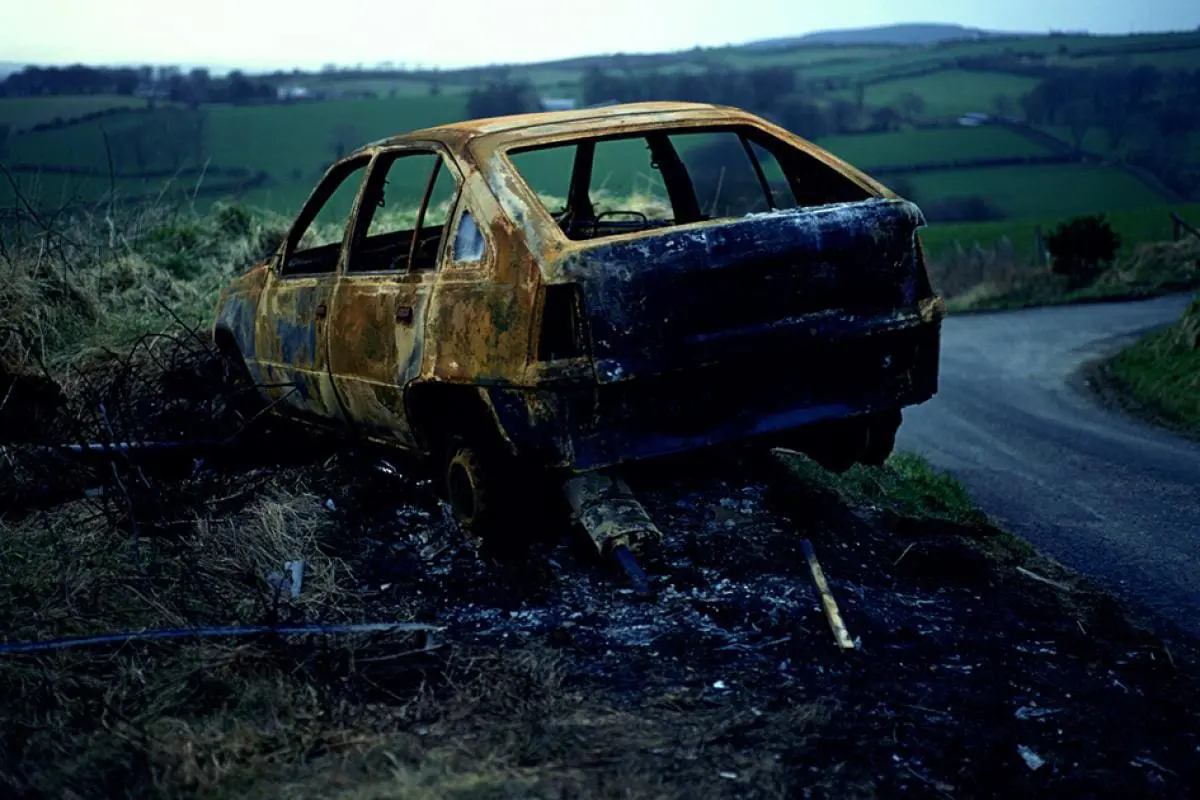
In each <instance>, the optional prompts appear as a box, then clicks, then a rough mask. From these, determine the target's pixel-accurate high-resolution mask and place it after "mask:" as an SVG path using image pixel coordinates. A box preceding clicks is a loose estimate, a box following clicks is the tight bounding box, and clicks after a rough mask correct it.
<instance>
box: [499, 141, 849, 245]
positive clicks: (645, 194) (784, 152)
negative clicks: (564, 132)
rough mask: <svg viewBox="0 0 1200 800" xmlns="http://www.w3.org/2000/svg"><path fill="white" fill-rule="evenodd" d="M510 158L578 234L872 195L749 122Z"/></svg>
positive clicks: (533, 150)
mask: <svg viewBox="0 0 1200 800" xmlns="http://www.w3.org/2000/svg"><path fill="white" fill-rule="evenodd" d="M508 158H509V160H510V161H511V162H512V164H513V166H514V167H515V168H516V171H517V173H518V174H519V175H520V177H521V179H522V180H524V181H525V183H526V185H527V186H528V187H529V188H530V189H531V190H532V192H533V193H534V195H535V196H536V197H537V198H538V200H539V202H541V204H542V206H543V207H544V208H545V209H546V211H547V212H548V213H549V214H550V215H551V216H552V217H553V218H554V220H555V221H556V222H557V223H558V225H559V227H560V228H561V229H562V231H563V233H564V234H565V235H566V236H567V238H569V239H574V240H586V239H598V238H603V237H605V236H615V235H618V234H622V233H634V232H639V231H645V230H651V229H656V228H666V227H672V226H676V225H687V224H690V223H693V222H702V221H708V220H716V219H731V218H738V217H744V216H747V215H749V214H758V213H765V212H771V211H779V210H788V209H794V208H809V207H812V206H820V205H827V204H829V203H839V202H851V201H857V200H865V199H867V198H868V197H870V193H869V192H867V191H866V190H865V189H863V188H862V187H860V186H858V185H857V184H855V183H854V182H853V181H851V180H850V179H849V178H847V177H846V176H844V175H842V174H841V173H840V172H838V171H837V170H836V169H833V168H831V167H829V166H827V165H825V164H823V163H821V162H820V161H818V160H817V159H815V158H813V157H812V156H810V155H808V154H806V153H804V152H802V151H799V150H796V149H795V148H793V147H792V146H790V145H788V144H787V143H786V142H782V141H780V140H778V139H775V138H774V137H772V136H769V135H767V134H765V133H763V132H762V131H759V130H757V129H754V128H750V127H745V126H737V127H721V128H699V129H697V128H688V129H684V130H671V129H664V130H649V131H640V132H638V133H635V134H626V135H623V136H609V137H580V138H577V139H570V140H567V141H563V142H555V143H553V144H550V145H541V146H537V147H530V148H519V149H513V150H510V151H508Z"/></svg>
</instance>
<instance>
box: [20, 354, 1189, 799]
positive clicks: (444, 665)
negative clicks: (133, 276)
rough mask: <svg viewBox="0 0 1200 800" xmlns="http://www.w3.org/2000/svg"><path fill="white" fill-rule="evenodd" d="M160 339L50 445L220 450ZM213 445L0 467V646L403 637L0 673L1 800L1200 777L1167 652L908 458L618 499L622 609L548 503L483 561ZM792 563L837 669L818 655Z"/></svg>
mask: <svg viewBox="0 0 1200 800" xmlns="http://www.w3.org/2000/svg"><path fill="white" fill-rule="evenodd" d="M175 346H176V347H177V349H178V351H179V353H180V355H178V356H177V357H174V358H175V361H178V364H177V365H175V366H172V364H175V361H171V359H169V358H168V355H167V354H169V353H170V352H173V351H170V350H164V349H162V348H159V349H158V350H154V351H153V354H154V356H155V361H156V363H160V362H164V361H166V362H169V363H167V365H166V366H158V367H155V368H154V369H151V368H148V367H145V368H143V367H137V363H138V362H135V360H134V359H133V358H132V357H129V358H127V359H126V360H125V361H124V362H122V364H123V366H121V369H119V370H114V369H113V368H112V367H111V366H108V367H105V368H104V369H102V370H98V371H97V375H98V376H100V377H97V378H95V379H94V383H92V384H89V383H88V382H87V380H85V379H84V378H80V379H78V381H79V382H80V383H77V385H76V386H77V387H78V386H79V385H82V386H83V387H84V388H83V389H79V388H75V389H74V392H75V396H77V397H78V398H79V400H78V401H77V402H75V405H74V406H73V408H75V410H74V411H71V413H70V414H67V415H66V417H65V419H68V421H72V426H68V427H70V428H71V430H72V431H74V433H72V434H71V435H73V436H80V437H88V436H90V437H95V436H101V435H105V432H107V434H108V435H110V436H111V437H112V441H134V440H136V439H138V438H141V439H143V440H158V441H162V440H164V439H166V438H168V437H172V436H173V437H176V438H182V439H200V438H203V437H204V435H206V434H207V435H210V436H211V435H213V434H216V435H217V436H218V437H219V438H224V437H226V436H228V435H232V434H233V433H234V432H235V431H236V430H238V429H240V427H241V426H242V424H243V423H241V422H238V421H237V418H236V415H233V416H231V414H230V412H229V410H228V408H226V406H227V405H228V404H227V403H224V404H223V402H222V400H221V397H220V393H221V390H220V389H219V387H218V388H213V387H214V386H216V385H217V384H218V383H219V380H218V378H217V377H215V376H214V375H212V374H210V373H209V371H208V370H209V366H208V364H209V362H208V361H207V360H206V357H205V356H202V355H201V356H196V355H194V354H193V353H192V349H190V348H191V345H187V344H181V343H179V342H177V343H176V345H175ZM113 375H116V376H117V377H116V378H114V377H112V376H113ZM122 376H125V377H122ZM85 377H86V376H85ZM135 378H136V380H135ZM89 386H91V387H92V388H88V387H89ZM206 393H207V394H206ZM179 397H187V398H188V400H187V402H184V403H180V402H177V400H178V398H179ZM198 398H199V399H203V398H207V400H206V402H205V403H200V402H199V399H198ZM85 412H86V413H85ZM89 414H90V415H91V416H88V415H89ZM93 417H95V419H92V418H93ZM89 420H90V421H89ZM231 420H232V422H231ZM47 435H49V434H47ZM63 435H64V436H65V434H63ZM240 436H241V438H236V437H235V440H236V441H238V442H241V446H239V447H236V448H231V449H228V450H218V451H217V454H216V455H217V457H213V454H212V453H211V452H210V453H206V454H205V453H203V452H202V454H201V455H200V457H199V458H198V459H197V460H193V459H192V455H193V454H191V453H187V452H186V451H185V453H184V457H182V458H176V457H174V456H172V455H171V454H170V453H169V452H168V454H167V455H165V456H163V458H162V459H161V460H160V461H153V460H151V459H152V458H156V457H157V456H155V455H154V454H153V453H147V454H145V455H144V456H138V457H137V458H134V457H132V456H131V455H128V454H102V455H100V456H97V455H93V456H91V457H89V458H90V461H89V463H90V466H82V465H80V464H78V463H75V462H72V461H70V460H69V459H68V460H64V459H61V458H56V459H48V458H46V457H45V454H44V452H43V450H40V449H37V447H36V446H35V447H33V448H32V449H22V448H23V447H24V446H20V447H18V446H15V445H10V446H9V447H8V449H7V450H4V451H3V452H0V455H2V456H3V460H2V463H3V464H4V465H5V467H6V471H5V472H4V473H3V474H0V478H2V479H3V480H0V490H2V496H3V497H4V498H5V503H6V506H7V507H6V508H5V510H4V512H3V513H2V514H0V566H2V571H0V599H2V600H3V602H0V622H2V623H3V629H4V630H5V631H6V633H5V639H7V640H8V641H16V640H30V639H35V640H45V639H52V638H55V637H60V636H69V635H79V634H96V633H104V632H108V631H113V630H131V629H132V630H137V629H140V628H146V627H151V628H154V627H158V628H162V627H174V626H179V627H184V628H187V627H194V626H196V625H230V624H261V623H267V624H271V623H277V622H288V623H298V622H361V621H382V622H388V621H395V620H401V621H412V620H415V621H426V622H430V623H436V624H437V625H439V626H441V627H442V630H440V631H439V632H437V633H436V634H435V635H434V639H433V644H432V645H430V643H429V642H425V643H424V645H422V643H421V642H414V641H411V640H410V639H408V638H406V637H399V636H397V637H388V636H385V637H382V638H371V639H368V640H365V641H363V640H353V641H350V642H347V641H345V640H342V639H338V638H337V637H330V638H322V637H278V636H272V637H262V638H257V639H253V640H238V642H229V643H224V642H216V641H210V642H209V643H207V644H199V643H191V642H179V643H165V644H163V643H153V644H151V643H145V642H138V641H132V642H125V643H121V644H118V645H116V646H113V647H106V648H79V649H75V650H70V651H63V652H49V653H35V654H21V655H13V654H0V694H3V696H4V697H5V703H4V704H3V705H2V706H0V786H2V787H5V792H4V794H5V795H6V796H13V797H64V796H71V797H92V796H95V797H111V796H131V797H144V796H238V797H242V796H279V795H280V794H285V795H287V796H290V797H335V796H336V797H348V798H375V797H447V796H450V797H509V796H520V797H529V796H537V797H576V796H589V797H590V796H604V797H679V796H686V797H709V796H711V797H718V796H736V797H1009V796H1055V797H1122V798H1127V797H1170V798H1175V797H1185V796H1191V795H1193V794H1195V793H1196V786H1197V785H1200V666H1198V665H1200V660H1198V659H1197V657H1196V652H1195V650H1194V644H1193V642H1192V640H1189V639H1187V638H1186V637H1184V636H1182V635H1181V636H1179V637H1178V638H1175V639H1172V640H1171V641H1170V643H1169V644H1166V643H1164V642H1163V641H1162V640H1160V639H1158V638H1156V637H1154V636H1152V635H1150V634H1148V633H1146V632H1144V631H1143V630H1142V629H1140V628H1139V627H1137V626H1136V625H1134V624H1133V623H1132V622H1131V621H1130V620H1129V618H1128V617H1127V616H1126V615H1125V614H1124V613H1123V612H1122V609H1121V608H1120V606H1119V605H1118V603H1117V602H1116V601H1115V600H1114V599H1112V597H1111V596H1110V595H1107V594H1105V593H1104V592H1102V591H1100V590H1098V589H1097V588H1096V587H1095V586H1094V585H1093V584H1091V583H1090V582H1089V581H1088V580H1086V579H1084V578H1082V577H1080V576H1079V575H1077V574H1074V573H1071V572H1069V571H1067V570H1066V569H1064V568H1063V567H1061V566H1060V565H1058V564H1057V563H1055V562H1052V561H1050V560H1048V559H1046V558H1044V557H1042V556H1040V555H1038V554H1037V553H1036V552H1035V551H1034V550H1033V549H1032V548H1031V547H1029V546H1028V545H1027V544H1025V543H1024V542H1023V541H1022V540H1019V539H1017V538H1015V537H1012V536H1010V535H1009V534H1006V533H1004V532H1002V531H999V530H998V529H996V528H994V527H991V526H990V525H989V524H988V523H987V521H986V520H985V519H983V518H982V515H981V514H979V513H978V512H974V511H972V510H971V509H969V508H963V507H962V506H963V498H962V496H961V495H960V494H958V492H959V490H958V488H957V487H955V486H953V485H952V482H949V481H948V480H947V479H944V478H939V477H937V476H936V475H934V474H933V473H931V472H929V470H928V468H927V467H925V466H924V465H923V464H922V463H920V462H919V461H916V460H915V459H911V458H908V459H906V458H900V459H897V460H895V461H893V462H892V463H891V464H890V465H889V466H887V467H885V468H881V469H861V468H856V469H855V470H853V471H852V472H851V473H850V474H849V475H848V476H846V477H843V478H835V477H833V476H830V475H829V474H828V473H824V472H823V471H822V470H820V469H819V468H816V467H815V465H813V464H812V462H809V461H807V460H806V459H803V458H802V457H796V456H786V455H785V456H769V455H768V454H766V453H765V452H762V453H757V454H750V455H748V454H745V453H742V454H736V455H735V454H726V455H723V456H714V457H713V458H709V459H695V458H689V459H686V460H684V461H681V462H678V463H660V464H655V465H652V466H649V467H647V468H644V469H642V470H638V471H634V472H631V473H630V474H629V475H628V478H629V481H630V483H631V485H632V486H633V487H634V489H635V491H636V492H637V494H638V496H639V497H640V498H641V500H642V501H643V503H644V504H645V506H646V508H647V510H648V511H649V513H650V515H651V516H652V518H653V519H654V520H655V521H656V523H657V524H658V526H659V527H660V528H661V529H662V531H663V533H664V540H663V542H662V544H661V547H659V548H656V549H655V550H654V551H653V552H649V553H646V554H644V555H643V559H642V560H643V565H644V566H645V568H646V569H647V571H648V572H649V573H650V575H651V577H652V583H653V588H654V596H653V597H651V598H649V599H647V598H642V597H639V596H637V595H635V594H634V593H633V592H632V591H631V590H630V589H629V588H628V587H627V585H626V582H625V579H624V576H623V575H622V574H621V573H620V572H619V570H617V569H616V568H615V567H614V566H613V565H611V564H609V563H607V562H601V561H600V560H599V558H598V557H597V556H596V555H595V552H594V549H593V548H592V546H591V545H590V543H588V542H587V540H586V537H585V536H584V535H583V534H582V533H581V532H579V531H577V530H574V529H573V528H572V526H571V525H570V524H569V522H568V521H567V519H566V517H565V512H564V511H563V509H562V508H560V507H557V506H556V505H554V504H552V503H551V504H538V505H536V506H530V507H529V508H528V509H527V513H526V514H525V515H524V516H523V517H522V518H521V521H520V527H519V529H514V530H513V531H511V533H512V536H511V538H510V541H509V544H508V545H507V546H506V547H504V548H503V549H502V550H497V549H496V547H495V546H480V545H478V543H475V542H471V541H468V540H466V539H465V538H464V537H463V536H462V534H461V532H460V531H459V530H458V529H457V527H456V526H455V525H454V524H453V523H452V522H450V521H449V520H448V517H447V515H446V513H445V511H444V508H443V506H442V505H441V504H440V503H439V502H438V501H437V500H436V498H435V497H434V495H433V493H432V492H431V490H430V486H429V484H428V482H427V481H424V480H421V479H420V478H419V477H410V476H408V475H407V473H409V472H410V467H409V466H407V465H404V464H401V463H396V464H394V466H392V465H385V464H384V462H381V461H380V454H379V453H375V452H367V451H364V450H357V451H355V450H351V449H346V448H345V447H344V446H343V445H342V444H340V443H334V444H332V445H330V444H329V443H326V442H318V441H316V440H315V439H312V438H310V437H308V436H307V435H306V434H302V433H299V432H297V431H293V430H288V429H281V430H278V431H276V432H275V433H271V432H270V431H269V430H267V431H263V432H260V433H258V434H254V435H250V434H243V435H240ZM247 437H249V439H247ZM67 441H71V440H70V439H67ZM222 456H224V457H222ZM140 459H146V460H145V461H141V460H140ZM12 465H16V466H15V467H12ZM97 484H98V485H97ZM85 488H86V489H89V491H88V492H86V493H85V494H84V496H83V497H79V496H78V490H79V489H85ZM22 504H24V505H25V506H27V507H24V508H21V507H19V506H21V505H22ZM301 534H303V535H301ZM804 538H807V539H809V540H810V541H811V542H812V543H813V545H814V546H815V550H816V553H817V555H818V557H819V558H820V560H821V563H822V566H823V568H824V571H825V574H826V576H827V577H828V579H829V581H830V584H831V587H832V590H833V593H834V595H835V597H836V598H837V600H838V603H839V604H840V607H841V611H842V615H843V617H844V619H845V622H846V625H847V627H848V629H849V631H850V635H851V637H853V639H854V641H855V642H856V645H857V646H856V647H855V648H854V649H853V650H840V649H838V648H837V647H836V646H835V643H834V639H833V636H832V634H831V632H830V630H829V627H828V624H827V622H826V620H825V617H824V615H823V613H822V611H821V608H820V604H819V602H818V598H817V594H816V592H815V590H814V588H813V583H812V580H811V577H810V574H809V570H808V566H807V563H806V561H805V559H804V557H803V555H802V552H801V540H802V539H804ZM317 544H319V548H317V549H313V547H314V546H316V545H317ZM296 552H300V553H303V554H305V557H306V558H308V559H309V560H310V561H311V562H312V565H313V566H312V576H311V577H310V578H306V582H305V587H306V588H304V589H303V591H302V592H301V597H300V600H298V601H296V602H290V603H289V602H287V601H286V600H285V601H283V602H281V601H280V594H279V592H278V591H274V594H272V593H271V592H270V591H266V590H265V589H266V586H267V585H268V582H267V577H268V570H270V569H273V568H277V565H279V564H280V563H281V562H282V560H283V558H285V557H293V556H292V554H294V553H296ZM1021 570H1025V571H1024V572H1022V571H1021ZM393 638H394V640H393ZM430 648H432V649H430Z"/></svg>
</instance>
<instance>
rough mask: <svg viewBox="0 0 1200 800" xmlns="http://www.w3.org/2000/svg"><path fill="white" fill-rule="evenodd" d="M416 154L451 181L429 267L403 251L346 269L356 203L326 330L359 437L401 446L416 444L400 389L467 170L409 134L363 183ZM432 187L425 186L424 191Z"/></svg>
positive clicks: (414, 362)
mask: <svg viewBox="0 0 1200 800" xmlns="http://www.w3.org/2000/svg"><path fill="white" fill-rule="evenodd" d="M423 154H429V155H435V156H437V157H438V158H440V159H441V167H440V169H443V170H447V171H448V172H449V174H450V177H451V178H452V179H453V180H454V182H455V189H454V196H453V200H452V203H451V206H450V208H449V210H448V212H447V217H446V222H445V224H444V226H443V230H442V235H441V238H440V240H439V242H438V248H437V255H436V260H435V265H434V267H433V268H432V269H427V270H421V271H418V272H414V271H413V270H412V263H411V256H412V255H413V254H412V253H410V254H409V256H408V257H406V263H405V265H404V267H403V269H383V270H369V271H367V270H364V271H357V270H352V269H350V268H349V267H350V264H351V262H352V261H353V259H354V257H355V252H354V250H355V248H356V247H357V246H359V245H361V243H362V240H364V239H365V238H366V231H365V230H362V226H363V225H364V220H363V211H364V210H365V209H364V208H363V207H362V206H361V205H359V206H358V207H357V208H356V212H355V215H354V222H353V224H352V226H351V227H350V228H349V229H348V230H347V246H346V249H345V255H344V260H343V262H342V265H341V267H342V269H341V273H340V278H339V280H338V283H337V287H336V289H335V293H334V297H333V300H332V303H331V305H330V325H329V331H330V333H329V335H328V343H329V344H328V346H329V370H330V374H331V380H332V382H333V386H334V389H335V391H336V392H337V394H338V396H339V397H340V398H341V399H342V401H343V404H344V412H345V415H346V419H347V421H348V422H349V423H350V424H351V425H352V426H353V427H354V428H355V429H356V431H357V433H359V434H360V435H362V436H364V437H367V438H371V439H376V440H379V441H384V442H386V443H388V444H391V445H398V446H400V447H403V448H406V449H415V448H417V447H418V441H417V437H416V434H415V433H414V431H413V429H412V425H411V422H410V420H409V415H408V411H407V405H406V402H405V394H406V390H407V388H408V386H409V385H410V384H412V383H413V382H414V381H416V380H418V379H419V378H420V377H421V375H422V374H423V371H424V369H423V365H424V362H425V357H426V348H425V330H426V319H427V312H428V310H429V309H430V307H431V306H432V304H433V303H434V302H435V301H434V295H435V293H436V291H437V286H438V284H439V282H440V280H441V275H442V271H443V269H444V268H445V263H446V248H447V246H448V242H449V241H450V235H449V234H450V227H451V225H452V224H453V223H454V222H455V221H456V219H457V213H458V208H459V205H460V203H461V202H462V195H463V188H464V186H465V184H466V181H465V176H466V173H465V170H464V169H463V167H462V165H461V164H460V163H459V162H458V160H457V159H456V158H455V157H454V154H453V153H452V152H451V151H450V149H449V148H447V147H446V146H445V145H444V144H442V143H441V142H436V141H426V140H421V141H411V142H404V143H402V144H397V145H393V146H388V147H384V148H381V149H380V150H379V151H378V152H376V154H375V157H374V159H373V160H372V162H371V164H370V166H369V167H368V171H367V174H366V176H365V177H364V180H363V186H362V192H363V193H365V192H366V191H367V187H369V186H371V184H372V181H373V179H374V178H375V176H376V173H377V171H378V170H380V169H384V170H390V169H391V168H392V166H393V165H394V164H395V163H396V161H398V160H400V159H403V158H405V157H407V156H419V155H423ZM431 175H432V172H431ZM383 177H384V178H386V173H384V175H383ZM432 188H433V187H432V185H427V187H426V191H427V193H428V192H429V191H432ZM360 201H361V193H360ZM428 201H429V198H428V197H427V196H424V195H423V196H422V200H421V205H420V207H419V208H418V214H419V215H421V214H423V213H424V211H425V210H427V209H425V206H426V204H427V203H428ZM366 224H369V221H368V222H367V223H366ZM415 224H416V220H414V225H415Z"/></svg>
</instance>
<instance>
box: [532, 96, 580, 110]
mask: <svg viewBox="0 0 1200 800" xmlns="http://www.w3.org/2000/svg"><path fill="white" fill-rule="evenodd" d="M539 102H540V103H541V106H542V111H570V110H571V109H573V108H575V105H576V104H575V101H574V100H572V99H571V98H569V97H543V98H541V100H540V101H539Z"/></svg>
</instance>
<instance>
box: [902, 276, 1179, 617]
mask: <svg viewBox="0 0 1200 800" xmlns="http://www.w3.org/2000/svg"><path fill="white" fill-rule="evenodd" d="M1189 299H1190V298H1189V297H1188V296H1180V295H1176V296H1172V297H1164V298H1159V299H1156V300H1150V301H1143V302H1136V303H1112V304H1103V305H1086V306H1070V307H1062V308H1040V309H1032V310H1027V311H1016V312H1006V313H996V314H980V315H966V316H952V317H950V318H949V319H947V320H946V321H945V323H944V327H943V338H942V366H941V369H942V372H941V380H940V388H939V392H938V394H937V396H936V397H934V399H932V400H930V401H929V402H928V403H925V404H924V405H922V406H918V407H915V408H910V409H907V410H906V411H905V416H904V424H903V425H902V427H901V429H900V434H899V437H898V441H897V447H898V448H899V449H903V450H911V451H915V452H918V453H921V454H923V455H925V456H926V457H927V458H928V459H929V460H930V462H931V463H932V464H933V465H934V466H936V467H940V468H942V469H945V470H948V471H950V472H951V473H952V474H954V475H955V476H956V477H957V478H959V480H961V481H962V482H963V483H964V484H965V485H966V487H967V488H968V489H969V490H970V492H971V494H972V495H973V496H974V497H975V499H976V500H977V501H978V503H979V505H980V506H981V507H982V508H983V509H984V510H985V511H987V512H988V513H989V514H991V515H992V516H993V517H994V518H996V519H997V520H998V521H999V522H1001V523H1002V524H1003V526H1004V527H1006V528H1007V529H1008V530H1011V531H1013V532H1014V533H1018V534H1020V535H1021V536H1024V537H1025V538H1027V539H1028V540H1029V541H1031V542H1032V543H1033V544H1034V545H1036V546H1037V547H1038V548H1039V549H1041V550H1042V551H1043V552H1046V553H1048V554H1050V555H1052V556H1054V557H1055V558H1057V559H1058V560H1059V561H1061V562H1062V563H1064V564H1066V565H1068V566H1070V567H1072V568H1074V569H1077V570H1079V571H1081V572H1085V573H1088V574H1090V575H1092V576H1094V577H1096V578H1098V579H1099V580H1100V581H1101V582H1103V583H1105V584H1107V585H1108V586H1109V587H1110V588H1112V589H1113V590H1114V591H1115V592H1116V593H1117V594H1118V595H1120V596H1122V597H1125V598H1126V599H1128V600H1131V601H1133V604H1134V607H1135V608H1137V607H1140V609H1141V610H1142V611H1144V612H1149V614H1150V615H1151V617H1152V618H1154V617H1157V621H1159V622H1166V623H1167V625H1166V626H1161V627H1160V626H1159V625H1155V626H1154V627H1159V628H1160V630H1163V629H1165V630H1169V628H1170V627H1174V626H1178V627H1179V628H1182V629H1183V630H1185V631H1188V632H1190V633H1193V634H1200V444H1198V443H1195V442H1191V441H1186V440H1183V439H1180V438H1178V437H1176V436H1173V435H1171V434H1170V433H1167V432H1165V431H1162V430H1159V429H1157V428H1154V427H1152V426H1150V425H1147V424H1145V423H1142V422H1140V421H1137V420H1134V419H1131V418H1129V417H1126V416H1123V415H1121V414H1120V413H1118V412H1114V411H1109V410H1106V409H1104V408H1102V407H1100V405H1099V404H1098V403H1097V402H1096V401H1095V400H1094V399H1093V398H1091V397H1089V396H1088V395H1087V394H1086V392H1085V391H1084V390H1081V389H1080V388H1079V382H1078V381H1076V380H1074V378H1075V376H1076V374H1077V373H1078V372H1079V370H1080V368H1081V367H1082V366H1083V365H1084V364H1086V363H1087V362H1088V361H1090V360H1093V359H1095V358H1099V357H1102V356H1104V355H1107V354H1108V353H1111V352H1115V351H1116V350H1117V349H1120V348H1121V347H1123V346H1125V345H1126V344H1128V343H1130V342H1132V341H1134V340H1135V339H1136V338H1137V336H1138V335H1140V334H1142V333H1144V332H1146V331H1147V330H1149V329H1152V328H1155V327H1158V326H1160V325H1163V324H1165V323H1169V322H1172V321H1174V320H1175V319H1177V318H1178V317H1179V316H1180V314H1182V313H1183V310H1184V308H1185V307H1186V306H1187V303H1188V301H1189ZM1165 630H1164V632H1165Z"/></svg>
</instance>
